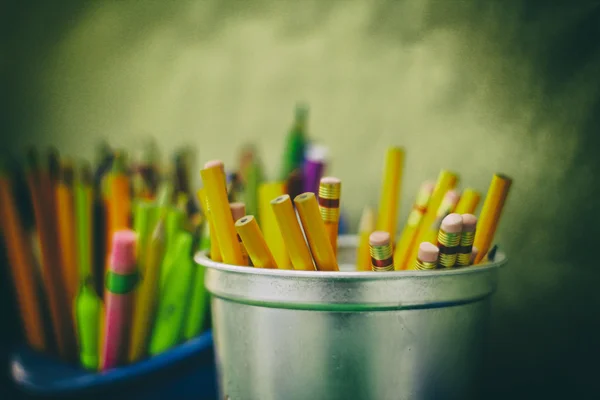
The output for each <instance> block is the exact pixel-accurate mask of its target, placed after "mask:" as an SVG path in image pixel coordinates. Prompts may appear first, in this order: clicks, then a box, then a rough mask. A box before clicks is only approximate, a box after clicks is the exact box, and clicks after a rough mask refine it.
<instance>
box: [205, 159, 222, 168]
mask: <svg viewBox="0 0 600 400" xmlns="http://www.w3.org/2000/svg"><path fill="white" fill-rule="evenodd" d="M214 167H220V168H221V169H225V164H223V161H221V160H211V161H208V162H206V164H204V169H209V168H214Z"/></svg>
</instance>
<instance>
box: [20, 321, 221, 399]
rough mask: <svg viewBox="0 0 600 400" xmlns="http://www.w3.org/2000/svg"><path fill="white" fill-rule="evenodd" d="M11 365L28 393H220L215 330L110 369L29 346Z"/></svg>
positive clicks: (133, 396)
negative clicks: (84, 364)
mask: <svg viewBox="0 0 600 400" xmlns="http://www.w3.org/2000/svg"><path fill="white" fill-rule="evenodd" d="M10 367H11V374H12V376H13V379H14V381H15V383H16V386H17V387H18V388H19V389H20V390H21V391H22V392H23V393H24V394H25V396H24V397H25V398H36V399H37V398H44V399H47V398H55V399H63V398H80V399H86V400H90V399H103V400H106V399H144V400H146V399H169V400H174V399H194V400H213V399H216V398H217V395H216V376H215V367H214V353H213V339H212V332H210V331H208V332H205V333H203V334H202V335H200V336H199V337H197V338H195V339H192V340H190V341H188V342H186V343H184V344H181V345H179V346H177V347H175V348H173V349H172V350H169V351H168V352H165V353H163V354H160V355H158V356H155V357H152V358H149V359H147V360H144V361H141V362H138V363H136V364H133V365H129V366H126V367H122V368H116V369H114V370H111V371H108V372H101V373H92V372H88V371H85V370H83V369H81V368H80V367H78V366H74V365H69V364H65V363H63V362H60V361H57V360H56V359H54V358H51V357H48V356H46V355H43V354H40V353H37V352H34V351H32V350H30V349H28V348H25V347H22V348H20V349H18V350H17V351H16V352H15V353H14V354H13V356H12V359H11V364H10Z"/></svg>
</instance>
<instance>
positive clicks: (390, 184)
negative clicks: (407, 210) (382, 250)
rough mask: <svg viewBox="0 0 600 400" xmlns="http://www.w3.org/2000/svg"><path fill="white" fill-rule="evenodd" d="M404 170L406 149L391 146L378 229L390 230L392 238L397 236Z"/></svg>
mask: <svg viewBox="0 0 600 400" xmlns="http://www.w3.org/2000/svg"><path fill="white" fill-rule="evenodd" d="M403 170H404V149H402V148H400V147H390V148H389V149H388V150H387V155H386V159H385V169H384V171H383V186H382V188H381V197H380V199H379V212H378V214H377V230H379V231H385V232H388V233H389V234H390V237H391V238H392V240H393V238H395V237H396V225H397V223H398V221H397V219H398V218H397V215H398V200H399V199H400V189H401V186H402V173H403ZM392 247H393V243H392Z"/></svg>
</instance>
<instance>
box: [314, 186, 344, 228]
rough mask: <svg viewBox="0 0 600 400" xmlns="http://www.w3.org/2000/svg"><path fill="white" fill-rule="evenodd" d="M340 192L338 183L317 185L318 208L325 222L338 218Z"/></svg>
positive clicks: (334, 220) (335, 220)
mask: <svg viewBox="0 0 600 400" xmlns="http://www.w3.org/2000/svg"><path fill="white" fill-rule="evenodd" d="M340 194H341V185H340V184H331V183H321V184H320V185H319V209H320V211H321V218H322V219H323V221H324V222H325V223H327V222H337V221H338V220H339V218H340Z"/></svg>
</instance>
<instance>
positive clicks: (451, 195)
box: [444, 190, 460, 204]
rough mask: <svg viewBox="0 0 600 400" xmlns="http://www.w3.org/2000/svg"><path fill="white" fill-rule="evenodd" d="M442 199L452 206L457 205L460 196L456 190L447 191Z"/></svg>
mask: <svg viewBox="0 0 600 400" xmlns="http://www.w3.org/2000/svg"><path fill="white" fill-rule="evenodd" d="M444 197H445V199H446V200H447V201H449V202H450V203H452V204H456V203H458V200H459V199H460V195H459V194H458V192H457V191H456V190H448V191H447V192H446V195H445V196H444Z"/></svg>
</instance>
